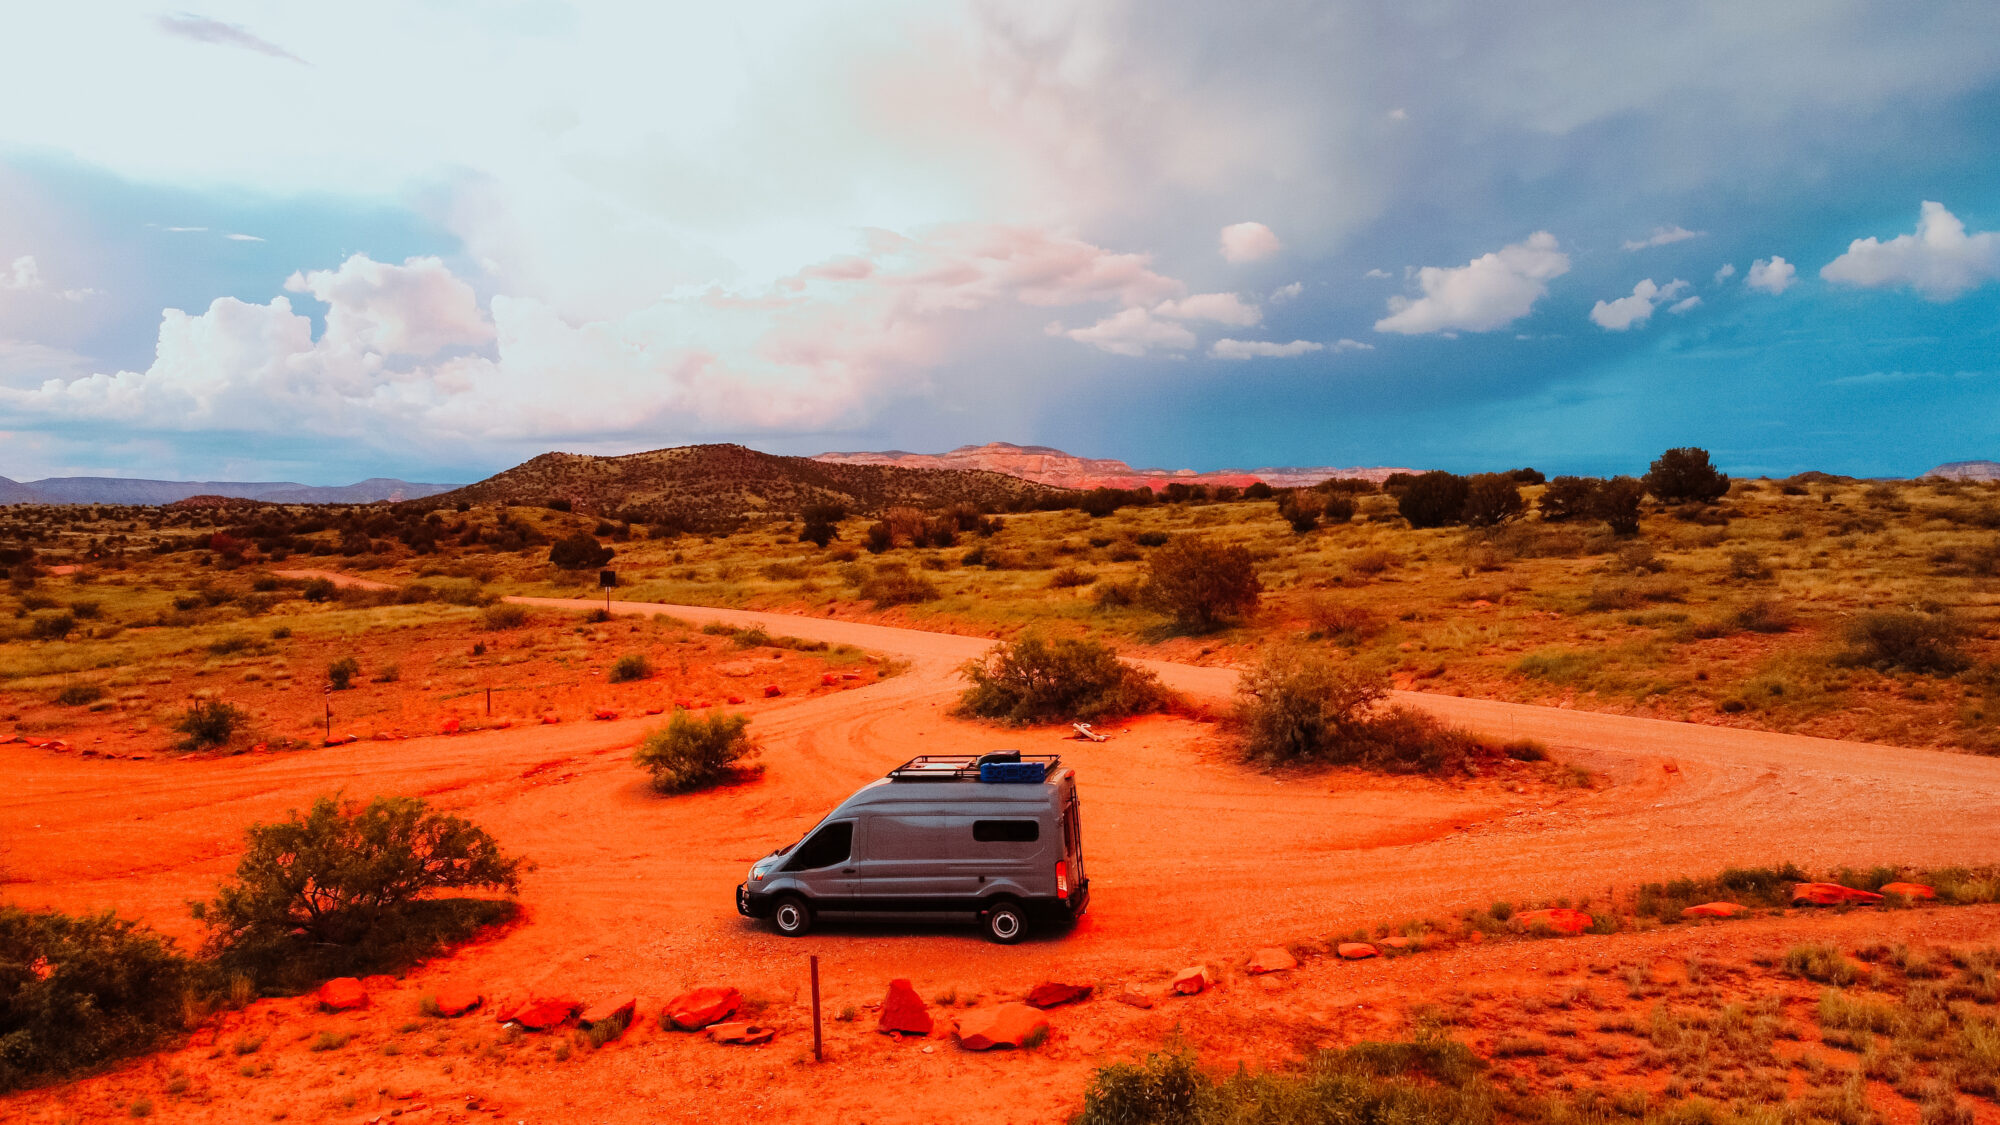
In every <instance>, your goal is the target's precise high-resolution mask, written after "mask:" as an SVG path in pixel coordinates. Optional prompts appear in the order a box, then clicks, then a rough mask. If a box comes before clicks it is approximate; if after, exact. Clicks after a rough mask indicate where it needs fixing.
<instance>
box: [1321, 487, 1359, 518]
mask: <svg viewBox="0 0 2000 1125" xmlns="http://www.w3.org/2000/svg"><path fill="white" fill-rule="evenodd" d="M1323 495H1324V496H1325V499H1324V500H1322V501H1321V502H1320V513H1319V514H1320V518H1322V519H1324V520H1326V522H1328V523H1346V522H1347V521H1348V520H1351V519H1353V518H1354V494H1353V493H1351V492H1328V493H1324V494H1323Z"/></svg>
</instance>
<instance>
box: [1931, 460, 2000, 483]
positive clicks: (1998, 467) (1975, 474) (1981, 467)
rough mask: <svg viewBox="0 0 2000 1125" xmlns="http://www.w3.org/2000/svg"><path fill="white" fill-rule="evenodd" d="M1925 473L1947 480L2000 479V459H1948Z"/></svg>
mask: <svg viewBox="0 0 2000 1125" xmlns="http://www.w3.org/2000/svg"><path fill="white" fill-rule="evenodd" d="M1924 475H1925V476H1927V477H1942V478H1944V479H1945V480H2000V461H1947V462H1945V463H1944V464H1942V465H1939V466H1938V467H1937V468H1935V469H1932V470H1931V471H1930V472H1928V473H1925V474H1924Z"/></svg>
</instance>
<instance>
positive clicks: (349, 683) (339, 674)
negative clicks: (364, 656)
mask: <svg viewBox="0 0 2000 1125" xmlns="http://www.w3.org/2000/svg"><path fill="white" fill-rule="evenodd" d="M360 674H361V662H360V661H358V660H356V659H354V658H353V657H351V656H343V657H341V658H340V659H339V660H336V661H334V662H333V663H331V664H329V665H327V666H326V682H327V686H328V687H331V688H332V689H333V690H335V691H346V690H347V689H348V688H351V687H353V686H354V677H356V676H358V675H360Z"/></svg>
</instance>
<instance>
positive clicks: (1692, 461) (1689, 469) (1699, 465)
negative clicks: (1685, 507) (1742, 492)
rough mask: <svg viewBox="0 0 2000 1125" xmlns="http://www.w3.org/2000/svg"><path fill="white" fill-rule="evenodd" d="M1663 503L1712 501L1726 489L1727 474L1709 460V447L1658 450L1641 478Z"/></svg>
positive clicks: (1726, 490)
mask: <svg viewBox="0 0 2000 1125" xmlns="http://www.w3.org/2000/svg"><path fill="white" fill-rule="evenodd" d="M1642 483H1644V485H1645V486H1646V491H1647V492H1650V493H1652V494H1653V496H1654V498H1655V499H1657V500H1659V501H1661V502H1662V503H1666V504H1681V503H1714V502H1715V501H1716V500H1718V499H1720V498H1721V497H1722V495H1723V494H1724V493H1726V492H1728V491H1729V477H1728V476H1727V475H1726V474H1724V473H1720V472H1717V471H1716V468H1715V466H1714V465H1711V464H1709V461H1708V450H1706V449H1701V448H1698V447H1696V446H1682V447H1680V448H1677V449H1669V450H1667V451H1666V452H1665V453H1662V454H1660V456H1659V458H1658V459H1656V460H1655V461H1654V462H1653V464H1652V465H1651V466H1650V467H1649V468H1648V469H1647V471H1646V477H1645V480H1644V481H1643V482H1642Z"/></svg>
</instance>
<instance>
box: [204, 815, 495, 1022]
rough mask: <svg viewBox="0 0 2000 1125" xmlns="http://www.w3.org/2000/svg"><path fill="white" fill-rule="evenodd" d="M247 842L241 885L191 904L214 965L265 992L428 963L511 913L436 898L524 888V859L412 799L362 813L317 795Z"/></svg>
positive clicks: (253, 830)
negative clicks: (463, 892)
mask: <svg viewBox="0 0 2000 1125" xmlns="http://www.w3.org/2000/svg"><path fill="white" fill-rule="evenodd" d="M244 835H245V837H246V839H247V842H248V845H249V846H248V849H247V850H246V851H245V853H244V855H243V858H242V859H241V860H239V861H238V862H237V865H236V879H235V882H233V883H228V884H224V885H223V886H221V887H218V888H217V890H216V896H215V898H214V899H212V900H210V901H208V902H205V903H196V904H194V914H195V917H196V918H198V919H200V920H201V921H202V922H203V923H204V924H205V925H207V926H208V927H209V939H208V948H209V951H210V952H211V953H212V954H213V955H214V956H215V958H216V964H217V966H218V968H219V969H220V970H222V971H223V972H224V973H225V974H229V973H241V974H243V975H245V976H247V977H249V978H250V979H251V980H252V981H254V982H256V984H257V986H258V987H259V988H261V989H264V990H266V991H273V990H278V991H289V990H294V989H300V988H305V987H309V986H310V985H311V984H312V983H313V982H315V981H318V980H322V979H325V978H326V977H329V976H337V975H341V974H343V973H361V972H380V971H384V970H386V969H392V968H397V967H401V966H403V965H407V964H409V963H411V962H412V961H415V960H417V959H420V958H422V957H426V956H430V955H432V954H434V953H435V952H437V951H438V950H439V949H442V948H444V947H445V946H446V945H448V944H450V943H451V942H454V941H459V940H463V939H464V938H466V937H469V936H470V935H471V934H472V933H474V932H476V931H477V930H478V929H479V928H480V927H481V926H483V925H486V924H489V923H491V922H494V921H498V920H500V919H503V918H507V917H511V916H512V914H513V912H514V907H513V904H512V903H509V902H500V901H493V900H486V899H440V898H437V897H434V896H435V892H438V891H445V890H463V889H486V890H498V891H505V892H509V893H512V892H514V891H517V890H518V889H519V888H520V872H521V869H522V866H523V863H522V861H521V860H520V859H518V858H513V857H509V856H506V855H503V854H501V852H500V847H499V844H498V843H497V842H495V841H494V839H493V837H492V836H490V835H488V834H487V833H486V831H485V830H484V829H482V828H480V827H478V826H477V825H475V824H473V823H472V822H471V821H468V820H465V819H464V818H462V817H457V816H452V815H450V814H447V813H440V812H435V811H433V810H432V809H431V807H430V805H429V804H427V803H426V802H424V801H422V800H420V799H418V798H415V797H376V798H375V799H373V800H371V801H369V802H368V803H367V804H366V805H361V804H358V803H356V802H342V801H341V800H340V799H339V798H337V797H321V798H320V799H319V800H317V801H315V802H313V806H312V808H311V810H310V811H308V812H307V813H305V814H304V815H303V816H301V815H300V814H299V813H298V812H297V811H296V810H295V811H293V812H292V813H291V815H290V816H289V817H287V819H285V820H284V821H283V822H281V823H277V824H253V825H251V826H250V827H249V828H248V829H247V830H246V831H245V833H244Z"/></svg>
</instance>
